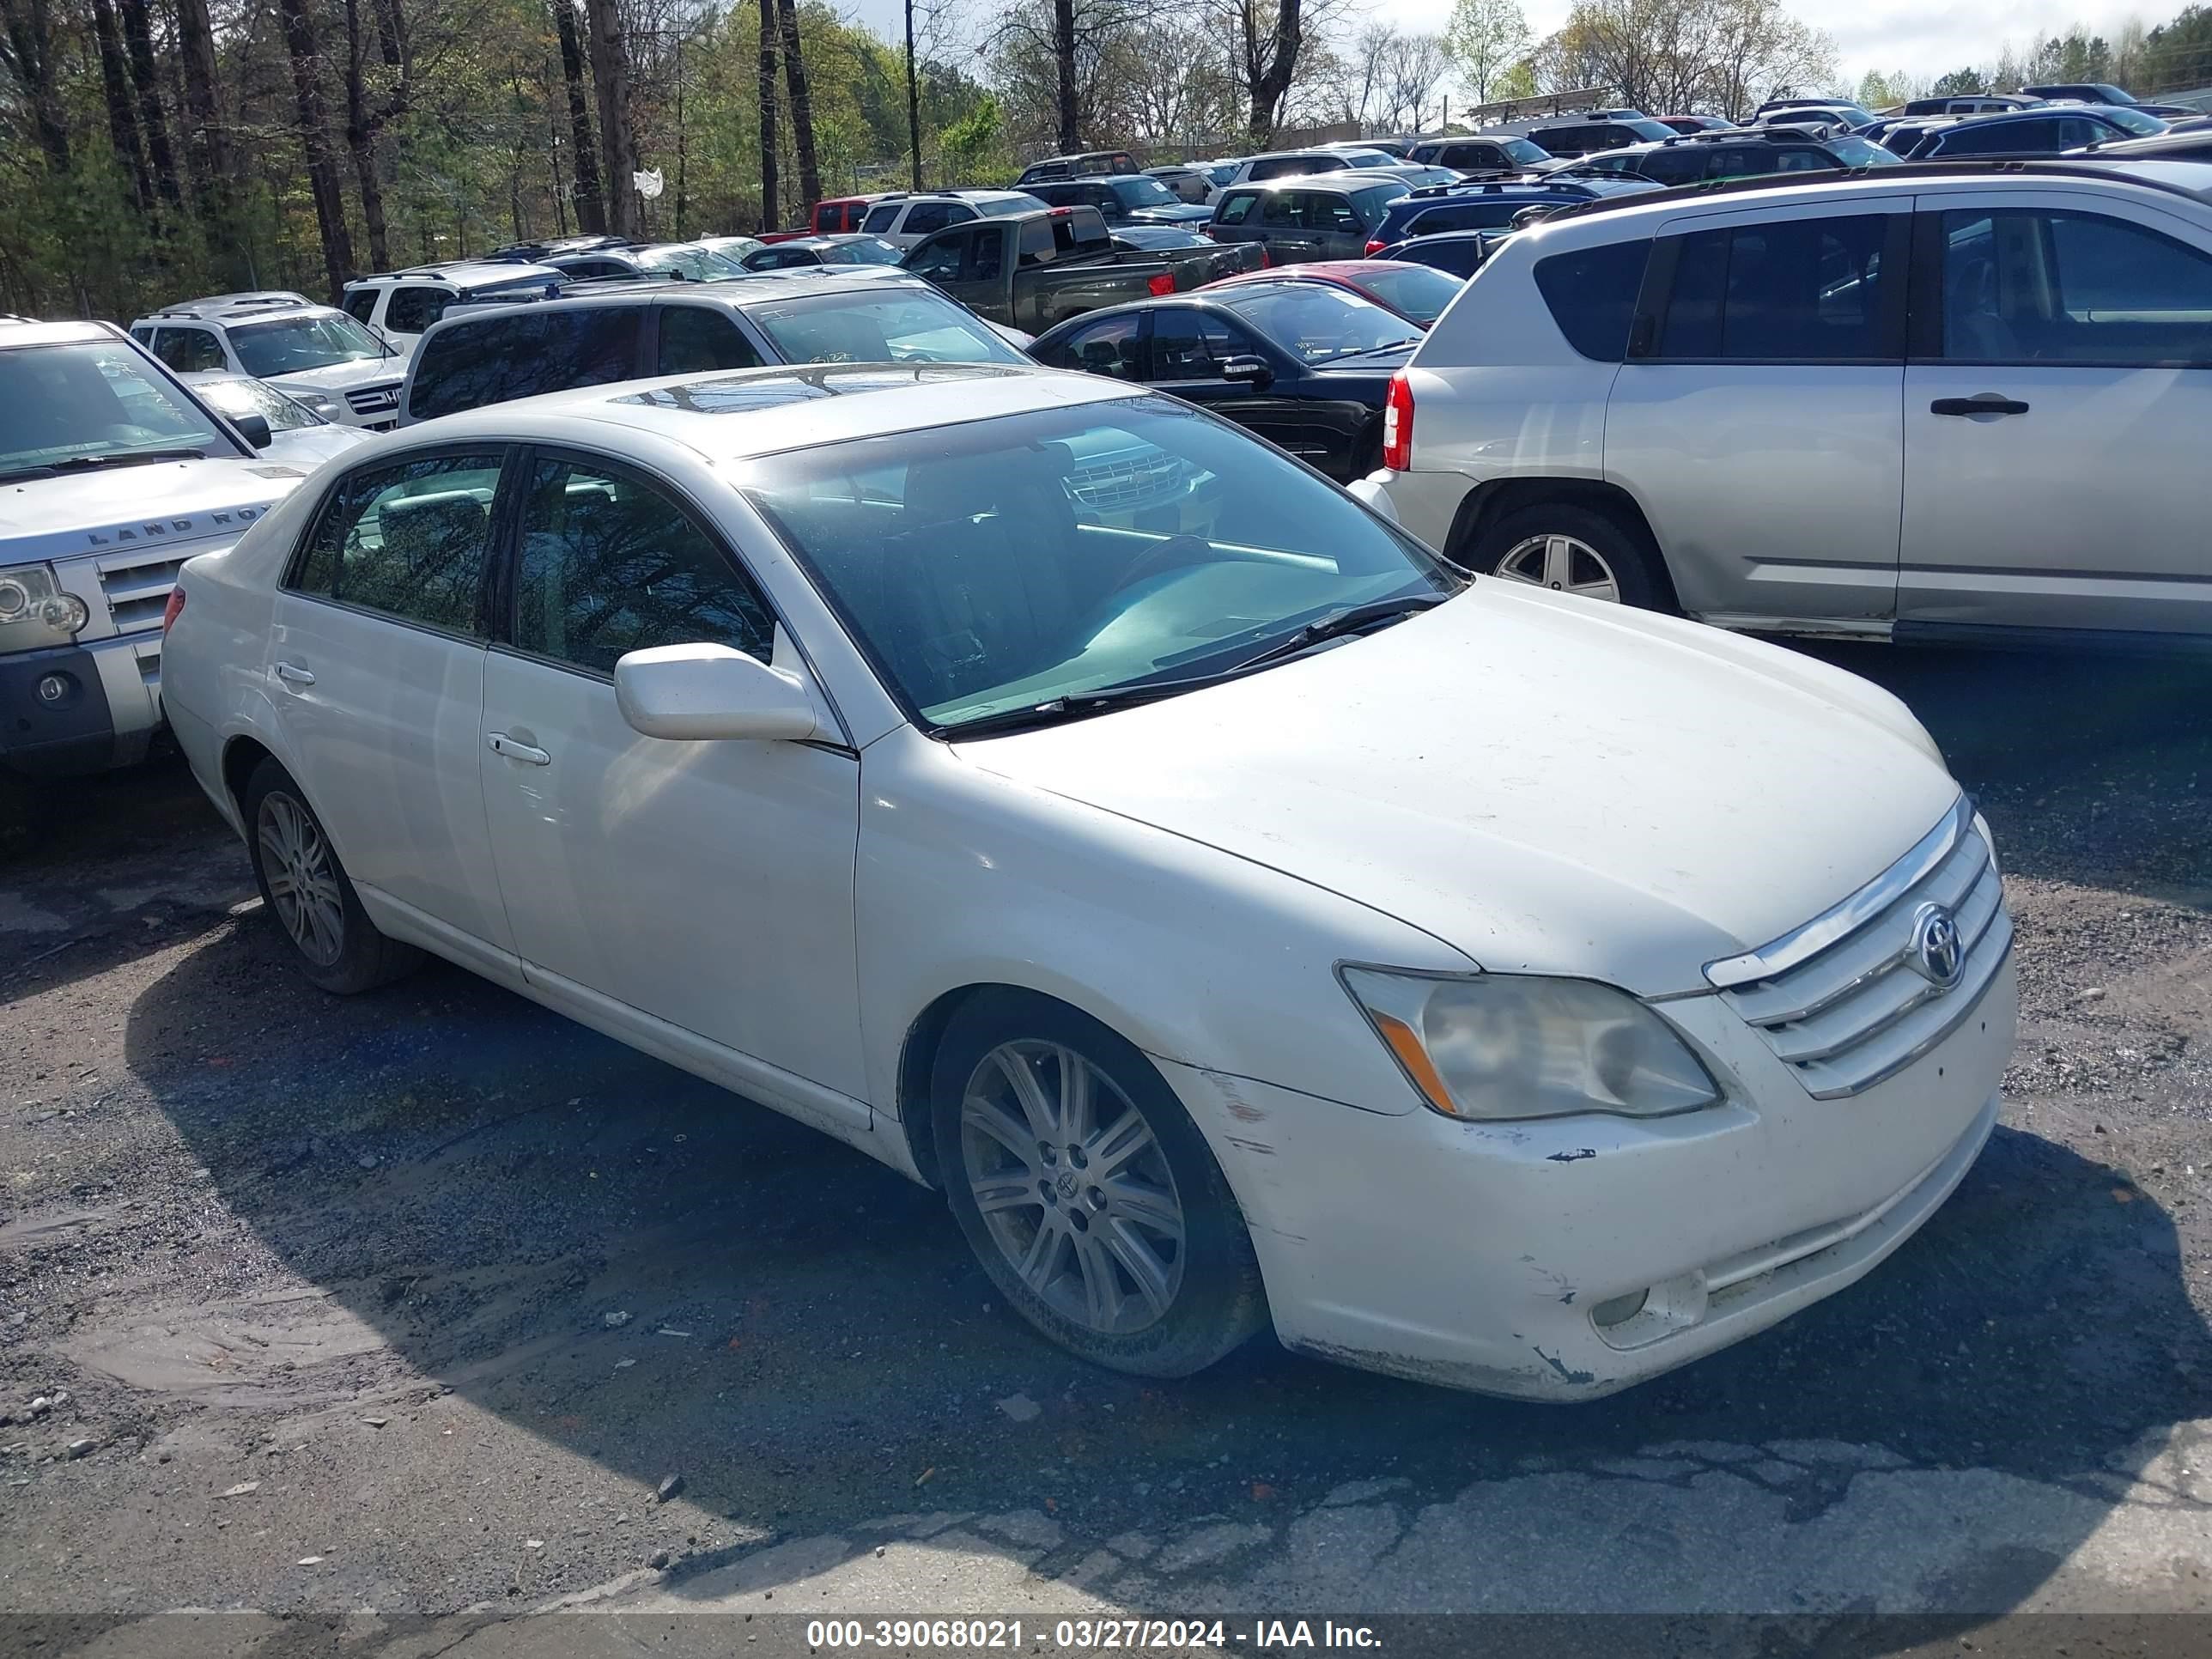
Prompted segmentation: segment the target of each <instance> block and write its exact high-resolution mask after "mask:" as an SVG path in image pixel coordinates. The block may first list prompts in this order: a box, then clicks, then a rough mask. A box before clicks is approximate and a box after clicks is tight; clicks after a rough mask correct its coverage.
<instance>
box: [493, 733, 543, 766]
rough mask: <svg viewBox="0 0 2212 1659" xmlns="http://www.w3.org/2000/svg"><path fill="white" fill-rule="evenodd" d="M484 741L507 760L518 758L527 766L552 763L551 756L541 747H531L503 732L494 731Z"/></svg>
mask: <svg viewBox="0 0 2212 1659" xmlns="http://www.w3.org/2000/svg"><path fill="white" fill-rule="evenodd" d="M484 741H485V742H486V743H487V744H490V745H491V752H492V753H493V754H495V755H504V756H506V757H507V759H509V760H518V761H520V762H522V763H524V764H525V765H528V766H550V765H552V764H553V757H552V756H550V755H549V754H547V753H546V752H545V751H544V750H543V749H532V747H531V746H530V745H529V744H526V743H517V742H516V741H515V740H514V739H513V738H510V737H508V736H507V733H506V732H493V733H492V734H491V735H490V736H489V737H488V738H485V739H484Z"/></svg>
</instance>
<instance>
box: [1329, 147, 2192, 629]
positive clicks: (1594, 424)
mask: <svg viewBox="0 0 2212 1659" xmlns="http://www.w3.org/2000/svg"><path fill="white" fill-rule="evenodd" d="M1908 273H1909V281H1908V280H1907V278H1908ZM2208 427H2212V166H2206V165H2203V164H2202V163H2189V162H2171V161H2168V162H2151V161H2142V162H2133V163H2119V162H2102V163H2098V162H2066V161H2054V162H2028V163H2017V162H2015V163H2008V165H2007V166H2006V167H2004V169H2003V170H2002V171H1998V170H1995V169H1991V168H1990V167H1986V166H1971V165H1970V166H1966V167H1958V166H1944V167H1909V168H1900V167H1890V168H1884V169H1882V170H1881V174H1880V175H1879V176H1857V177H1853V176H1830V177H1827V178H1826V179H1819V180H1813V181H1808V182H1782V181H1780V180H1767V179H1760V180H1756V181H1747V182H1746V183H1745V184H1743V185H1735V186H1728V185H1724V186H1721V187H1719V188H1717V189H1714V188H1707V189H1705V190H1700V191H1668V192H1666V193H1663V194H1651V195H1644V196H1637V197H1625V198H1619V199H1617V200H1613V201H1607V202H1601V203H1593V204H1590V205H1589V206H1588V207H1577V208H1573V209H1570V210H1567V211H1565V212H1564V213H1561V214H1560V215H1559V216H1556V217H1554V218H1553V219H1550V220H1547V222H1544V223H1543V224H1541V226H1538V227H1536V228H1534V229H1531V230H1528V231H1524V232H1522V233H1521V234H1516V235H1515V236H1513V237H1511V238H1510V239H1509V240H1506V241H1505V242H1504V243H1503V244H1501V245H1500V246H1499V247H1498V250H1497V252H1495V253H1494V254H1492V257H1491V258H1490V260H1489V261H1488V262H1487V263H1486V264H1484V266H1483V267H1482V269H1481V270H1480V272H1479V273H1478V274H1477V275H1476V276H1475V277H1474V280H1473V281H1472V282H1471V283H1469V284H1468V287H1467V289H1465V290H1464V291H1463V292H1462V295H1461V296H1460V298H1459V299H1457V300H1455V301H1454V302H1453V304H1452V306H1451V307H1450V309H1449V310H1448V311H1446V312H1445V313H1444V314H1443V317H1441V318H1440V319H1437V324H1436V325H1435V326H1434V327H1433V328H1432V329H1431V330H1430V331H1429V332H1428V334H1427V335H1426V336H1425V337H1424V338H1423V340H1422V342H1421V345H1420V347H1419V349H1418V350H1417V351H1416V352H1415V353H1414V354H1413V359H1412V361H1411V362H1409V363H1408V364H1407V367H1406V368H1405V369H1404V371H1403V372H1402V373H1401V374H1400V375H1399V377H1398V380H1397V382H1396V384H1395V386H1393V388H1392V392H1391V397H1390V403H1389V410H1388V412H1387V415H1386V430H1385V447H1384V470H1383V471H1380V472H1377V473H1376V474H1374V475H1373V476H1372V477H1370V478H1369V479H1367V480H1365V481H1364V482H1363V483H1361V484H1360V485H1359V486H1358V489H1359V493H1361V494H1362V495H1364V496H1366V497H1367V498H1368V499H1369V500H1370V501H1374V502H1376V503H1377V504H1378V505H1380V504H1384V503H1387V505H1388V507H1389V510H1390V511H1392V512H1393V513H1395V515H1396V517H1397V518H1398V519H1399V520H1400V521H1401V523H1402V524H1404V525H1405V526H1407V528H1408V529H1410V530H1411V531H1413V533H1414V534H1416V535H1417V536H1419V537H1420V538H1422V539H1423V540H1425V541H1426V542H1428V543H1429V544H1431V546H1433V547H1436V548H1437V549H1439V550H1443V552H1444V553H1445V554H1447V555H1448V556H1449V557H1451V558H1452V559H1454V560H1455V561H1456V562H1459V563H1461V564H1462V565H1465V566H1468V567H1469V568H1473V569H1474V570H1476V571H1479V572H1483V573H1491V574H1497V575H1498V576H1501V577H1504V578H1506V579H1508V580H1516V581H1525V582H1533V583H1536V584H1539V585H1541V586H1545V587H1548V588H1553V589H1554V590H1559V591H1563V592H1574V593H1579V594H1583V595H1585V596H1588V597H1591V598H1596V599H1620V600H1625V601H1626V602H1628V603H1630V604H1632V605H1646V606H1650V607H1653V608H1656V609H1665V610H1679V611H1682V612H1685V613H1686V614H1687V615H1689V616H1692V617H1698V618H1699V619H1701V620H1703V621H1705V622H1709V623H1718V624H1721V625H1723V626H1724V627H1730V628H1739V629H1758V630H1771V631H1780V632H1795V633H1820V634H1843V635H1854V636H1858V637H1863V638H1875V639H1892V638H1894V639H1897V640H1900V641H1903V640H1908V639H1914V638H1918V639H1922V640H1929V639H1948V640H1954V641H1961V642H1968V641H1988V642H1992V643H1995V642H2000V641H2003V640H2005V639H2007V638H2023V637H2033V638H2039V639H2049V638H2051V637H2052V636H2053V635H2055V634H2058V633H2061V632H2064V633H2069V634H2074V635H2088V636H2091V642H2094V641H2095V640H2096V639H2097V638H2099V637H2102V638H2103V639H2104V640H2105V641H2106V642H2108V643H2124V642H2130V641H2132V642H2137V643H2141V642H2146V641H2158V640H2160V636H2163V637H2162V642H2163V643H2165V644H2167V645H2172V644H2176V643H2179V642H2180V641H2181V638H2182V636H2186V635H2206V634H2212V542H2208V540H2207V538H2206V536H2205V534H2204V529H2203V495H2202V489H2203V486H2202V484H2201V483H2199V482H2198V477H2199V474H2200V472H2201V470H2202V465H2203V457H2202V446H2203V434H2204V432H2205V431H2206V430H2207V429H2208Z"/></svg>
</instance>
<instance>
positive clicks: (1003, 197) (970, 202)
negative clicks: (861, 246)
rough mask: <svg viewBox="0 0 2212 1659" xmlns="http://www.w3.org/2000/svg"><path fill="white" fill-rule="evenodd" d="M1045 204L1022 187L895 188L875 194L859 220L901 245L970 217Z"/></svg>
mask: <svg viewBox="0 0 2212 1659" xmlns="http://www.w3.org/2000/svg"><path fill="white" fill-rule="evenodd" d="M1043 206H1044V204H1043V203H1042V202H1041V201H1039V200H1038V199H1037V198H1036V197H1034V196H1032V195H1030V193H1029V192H1028V191H1022V190H932V191H913V192H911V193H909V192H906V191H899V192H896V193H894V194H892V195H890V196H884V197H878V199H877V201H876V203H875V204H874V205H873V206H872V207H871V208H869V210H868V216H867V217H866V219H864V220H862V221H861V222H860V228H861V229H862V230H864V231H866V232H867V233H868V234H870V235H871V236H880V237H882V238H883V239H884V240H885V241H887V242H892V243H896V245H897V246H900V247H912V246H915V243H917V242H919V241H921V239H922V238H923V237H925V236H929V235H933V234H936V233H937V232H938V231H940V230H944V229H946V228H949V227H951V226H953V225H964V224H966V223H968V222H969V221H970V220H972V219H993V218H997V217H999V216H1002V215H1005V214H1008V213H1035V212H1036V211H1038V210H1040V209H1042V207H1043Z"/></svg>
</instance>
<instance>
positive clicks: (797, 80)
mask: <svg viewBox="0 0 2212 1659" xmlns="http://www.w3.org/2000/svg"><path fill="white" fill-rule="evenodd" d="M776 15H777V16H778V17H779V18H780V19H781V21H782V26H783V78H784V82H785V84H786V85H787V86H788V87H789V88H791V142H792V147H793V149H795V150H796V151H797V152H798V155H799V198H800V201H801V202H802V204H804V205H805V207H806V208H807V209H808V210H810V211H811V210H812V208H813V206H814V204H815V203H817V202H818V201H820V200H821V199H822V169H821V167H820V166H819V165H818V164H817V161H816V160H815V156H814V102H813V100H812V99H811V98H810V97H809V96H808V95H807V91H806V59H805V55H804V54H803V53H802V52H800V51H799V8H798V7H797V6H796V5H795V4H794V3H793V0H777V3H776Z"/></svg>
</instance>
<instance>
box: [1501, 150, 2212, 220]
mask: <svg viewBox="0 0 2212 1659" xmlns="http://www.w3.org/2000/svg"><path fill="white" fill-rule="evenodd" d="M1993 173H1996V174H2006V175H2014V174H2027V175H2029V176H2031V177H2040V178H2057V179H2112V178H2122V179H2126V180H2127V182H2128V183H2130V184H2131V185H2142V187H2143V188H2145V189H2146V190H2156V191H2164V192H2165V193H2166V194H2167V195H2169V196H2179V197H2185V198H2186V199H2187V200H2189V201H2192V202H2197V203H2203V201H2205V200H2206V196H2205V193H2204V192H2202V191H2195V190H2191V188H2190V187H2189V186H2188V185H2183V184H2177V183H2175V182H2174V181H2173V180H2172V179H2160V178H2154V177H2150V176H2148V175H2146V174H2142V173H2133V172H2130V173H2120V172H2118V171H2116V169H2115V168H2114V167H2113V165H2112V162H2111V161H2055V160H2054V161H2039V160H2010V161H1994V160H1992V161H1980V160H1974V161H1900V162H1896V163H1893V164H1892V165H1890V166H1887V167H1837V168H1835V169H1834V170H1833V171H1826V170H1823V171H1821V172H1819V173H1759V174H1755V175H1753V177H1751V178H1748V179H1708V180H1705V181H1704V182H1702V183H1699V184H1690V185H1673V186H1670V187H1668V188H1666V189H1662V190H1645V191H1632V192H1631V193H1629V194H1627V195H1624V196H1601V197H1597V198H1595V200H1593V201H1588V202H1577V203H1576V204H1574V205H1573V206H1572V207H1566V208H1561V209H1560V210H1559V211H1558V212H1556V213H1554V214H1552V215H1550V216H1548V217H1547V218H1546V219H1545V221H1544V222H1545V223H1546V224H1547V225H1548V224H1554V223H1557V222H1559V221H1560V220H1563V219H1585V218H1589V217H1590V216H1593V215H1595V214H1601V213H1617V212H1620V211H1621V210H1625V209H1627V208H1634V207H1650V206H1651V205H1653V204H1656V203H1671V202H1683V201H1692V200H1702V199H1704V198H1705V197H1709V196H1742V195H1749V194H1752V193H1754V192H1756V191H1762V190H1789V189H1791V188H1794V187H1795V186H1796V185H1834V184H1844V183H1849V184H1863V183H1866V182H1869V181H1874V182H1877V183H1879V182H1881V181H1883V180H1887V179H1898V180H1900V181H1901V180H1903V179H1966V178H1974V177H1984V178H1986V177H1988V176H1990V174H1993Z"/></svg>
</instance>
